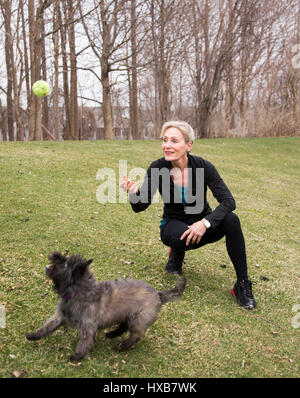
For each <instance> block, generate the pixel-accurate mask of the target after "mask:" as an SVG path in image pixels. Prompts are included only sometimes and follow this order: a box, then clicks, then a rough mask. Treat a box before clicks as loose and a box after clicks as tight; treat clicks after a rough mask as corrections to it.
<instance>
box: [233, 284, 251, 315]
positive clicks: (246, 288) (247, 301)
mask: <svg viewBox="0 0 300 398" xmlns="http://www.w3.org/2000/svg"><path fill="white" fill-rule="evenodd" d="M231 294H232V295H233V296H234V297H235V298H236V299H237V302H238V303H239V305H241V306H242V307H244V308H248V309H249V310H250V309H252V308H255V307H256V302H255V299H254V297H253V294H252V282H251V281H249V280H247V279H246V280H242V281H237V282H236V284H235V285H234V287H233V289H232V290H231Z"/></svg>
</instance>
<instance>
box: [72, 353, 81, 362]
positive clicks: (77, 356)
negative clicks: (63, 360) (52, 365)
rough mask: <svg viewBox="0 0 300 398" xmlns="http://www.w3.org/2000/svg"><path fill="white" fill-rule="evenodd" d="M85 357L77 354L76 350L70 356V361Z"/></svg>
mask: <svg viewBox="0 0 300 398" xmlns="http://www.w3.org/2000/svg"><path fill="white" fill-rule="evenodd" d="M83 357H84V356H83V355H81V354H76V352H75V353H74V354H72V355H71V356H70V357H69V361H71V362H80V361H81V360H82V359H83Z"/></svg>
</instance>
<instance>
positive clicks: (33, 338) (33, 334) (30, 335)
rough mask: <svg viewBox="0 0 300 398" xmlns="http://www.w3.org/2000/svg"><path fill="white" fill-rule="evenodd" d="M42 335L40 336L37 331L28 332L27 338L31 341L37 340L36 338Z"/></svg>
mask: <svg viewBox="0 0 300 398" xmlns="http://www.w3.org/2000/svg"><path fill="white" fill-rule="evenodd" d="M40 338H41V337H40V336H38V335H37V334H36V333H27V334H26V339H27V340H29V341H36V340H40Z"/></svg>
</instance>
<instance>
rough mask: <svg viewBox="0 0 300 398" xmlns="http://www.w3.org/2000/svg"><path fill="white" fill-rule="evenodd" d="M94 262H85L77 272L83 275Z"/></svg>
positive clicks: (78, 267) (79, 266)
mask: <svg viewBox="0 0 300 398" xmlns="http://www.w3.org/2000/svg"><path fill="white" fill-rule="evenodd" d="M92 262H93V259H91V260H88V261H85V262H83V263H81V264H79V265H77V267H76V271H77V272H79V273H81V274H83V273H84V271H85V270H86V269H87V268H88V266H89V265H90V264H91V263H92Z"/></svg>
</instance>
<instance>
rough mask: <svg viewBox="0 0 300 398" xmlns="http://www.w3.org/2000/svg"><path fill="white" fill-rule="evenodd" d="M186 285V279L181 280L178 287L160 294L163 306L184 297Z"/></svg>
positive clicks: (177, 284)
mask: <svg viewBox="0 0 300 398" xmlns="http://www.w3.org/2000/svg"><path fill="white" fill-rule="evenodd" d="M185 285H186V278H184V277H183V278H181V279H179V280H178V282H177V283H176V286H175V287H174V288H173V289H170V290H163V291H160V292H158V295H159V298H160V301H161V303H162V304H165V303H167V302H168V301H175V300H179V299H181V297H182V294H183V292H184V289H185Z"/></svg>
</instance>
